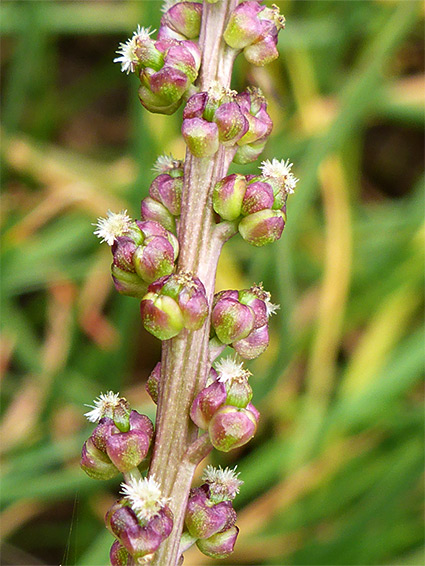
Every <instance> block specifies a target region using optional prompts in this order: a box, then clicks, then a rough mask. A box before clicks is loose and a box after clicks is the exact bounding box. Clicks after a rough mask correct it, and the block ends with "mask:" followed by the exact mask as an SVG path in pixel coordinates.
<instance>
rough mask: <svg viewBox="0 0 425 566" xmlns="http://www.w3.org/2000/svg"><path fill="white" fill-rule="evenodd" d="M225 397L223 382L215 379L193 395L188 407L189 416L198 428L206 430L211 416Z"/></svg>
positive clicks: (222, 403) (224, 400)
mask: <svg viewBox="0 0 425 566" xmlns="http://www.w3.org/2000/svg"><path fill="white" fill-rule="evenodd" d="M226 398H227V392H226V387H225V385H224V383H221V382H219V381H215V382H214V383H212V384H211V385H209V386H208V387H205V389H202V391H200V392H199V393H198V395H197V396H196V397H195V399H194V401H193V403H192V407H191V409H190V418H191V419H192V421H193V422H194V423H195V424H196V425H197V426H199V428H202V429H203V430H207V428H208V424H209V422H210V420H211V417H212V416H213V415H214V414H215V413H216V411H217V410H218V409H219V408H220V407H221V406H222V405H224V403H225V402H226Z"/></svg>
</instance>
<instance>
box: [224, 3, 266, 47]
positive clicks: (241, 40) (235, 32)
mask: <svg viewBox="0 0 425 566" xmlns="http://www.w3.org/2000/svg"><path fill="white" fill-rule="evenodd" d="M261 9H262V6H261V5H260V4H259V3H258V2H256V1H253V0H248V1H247V2H242V3H241V4H239V6H237V7H236V8H235V9H234V10H233V12H232V13H231V15H230V18H229V22H228V24H227V27H226V29H225V31H224V36H223V37H224V40H225V42H226V43H227V45H229V46H230V47H233V49H243V48H244V47H246V46H247V45H250V44H251V43H252V42H253V41H255V40H256V39H258V38H259V36H260V35H261V31H262V22H261V21H260V20H259V18H258V13H259V12H260V11H261Z"/></svg>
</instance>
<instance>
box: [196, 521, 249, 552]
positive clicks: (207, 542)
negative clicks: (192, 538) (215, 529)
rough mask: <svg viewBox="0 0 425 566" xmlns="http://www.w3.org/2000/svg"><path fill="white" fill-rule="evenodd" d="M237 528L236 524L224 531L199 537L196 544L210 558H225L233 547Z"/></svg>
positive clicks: (237, 531)
mask: <svg viewBox="0 0 425 566" xmlns="http://www.w3.org/2000/svg"><path fill="white" fill-rule="evenodd" d="M238 533H239V529H238V527H236V526H233V527H231V528H230V529H227V530H226V531H224V532H221V533H216V534H215V535H212V536H211V537H209V538H207V539H199V540H197V541H196V546H197V547H198V548H199V550H200V551H201V552H202V554H205V555H206V556H210V557H211V558H226V557H227V556H229V555H230V554H232V552H233V549H234V548H235V544H236V539H237V536H238Z"/></svg>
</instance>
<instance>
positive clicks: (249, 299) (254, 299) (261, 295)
mask: <svg viewBox="0 0 425 566" xmlns="http://www.w3.org/2000/svg"><path fill="white" fill-rule="evenodd" d="M267 298H268V299H270V294H269V293H267V292H266V291H264V289H263V288H262V287H261V286H258V287H257V286H254V287H251V289H242V290H241V291H239V300H240V302H241V303H242V304H244V305H248V306H249V307H251V309H252V310H253V312H254V317H255V321H254V328H260V326H264V325H265V324H267V321H268V318H269V313H268V311H267V305H266V302H265V300H266V299H267Z"/></svg>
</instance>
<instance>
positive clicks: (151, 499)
mask: <svg viewBox="0 0 425 566" xmlns="http://www.w3.org/2000/svg"><path fill="white" fill-rule="evenodd" d="M121 486H122V491H121V493H122V494H123V495H124V497H122V498H121V499H119V500H118V501H117V502H116V503H114V505H113V506H112V507H111V508H110V509H109V511H108V512H107V513H106V516H105V523H106V527H107V529H108V530H109V531H110V532H111V533H112V535H113V536H114V537H115V538H116V541H115V542H114V544H113V545H112V548H111V552H110V559H111V564H112V566H122V565H123V564H126V565H128V566H130V565H132V564H147V563H149V561H150V559H151V558H152V555H153V553H154V552H155V551H156V550H157V549H158V548H159V545H160V544H161V543H162V542H163V541H164V540H165V539H166V538H167V537H168V536H169V534H170V533H171V530H172V528H173V514H172V512H171V510H170V508H169V506H168V500H167V499H166V498H164V497H163V496H162V494H161V490H160V487H159V485H158V483H157V482H156V481H155V478H153V477H150V478H143V479H141V478H140V479H134V478H130V479H129V480H127V481H126V482H123V483H122V484H121Z"/></svg>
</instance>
